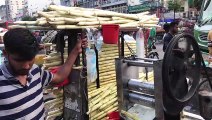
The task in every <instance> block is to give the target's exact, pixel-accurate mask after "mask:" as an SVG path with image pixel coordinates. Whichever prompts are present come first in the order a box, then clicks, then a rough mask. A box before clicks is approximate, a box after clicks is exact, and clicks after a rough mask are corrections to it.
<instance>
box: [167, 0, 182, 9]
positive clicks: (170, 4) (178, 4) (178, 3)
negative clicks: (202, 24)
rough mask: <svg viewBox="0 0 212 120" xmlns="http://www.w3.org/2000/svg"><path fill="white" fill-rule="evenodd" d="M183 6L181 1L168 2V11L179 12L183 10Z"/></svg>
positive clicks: (172, 0)
mask: <svg viewBox="0 0 212 120" xmlns="http://www.w3.org/2000/svg"><path fill="white" fill-rule="evenodd" d="M181 5H182V2H181V1H180V0H170V1H168V9H169V10H174V11H179V10H181Z"/></svg>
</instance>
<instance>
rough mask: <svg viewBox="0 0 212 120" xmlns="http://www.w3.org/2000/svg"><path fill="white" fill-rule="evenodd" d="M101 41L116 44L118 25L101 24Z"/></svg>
mask: <svg viewBox="0 0 212 120" xmlns="http://www.w3.org/2000/svg"><path fill="white" fill-rule="evenodd" d="M102 35H103V42H104V43H105V44H117V43H118V39H119V25H116V24H105V25H102Z"/></svg>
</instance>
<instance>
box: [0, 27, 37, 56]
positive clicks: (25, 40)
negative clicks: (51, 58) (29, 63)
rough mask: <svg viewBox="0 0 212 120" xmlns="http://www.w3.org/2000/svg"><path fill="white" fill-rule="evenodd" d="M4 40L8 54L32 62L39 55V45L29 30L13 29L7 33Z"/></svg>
mask: <svg viewBox="0 0 212 120" xmlns="http://www.w3.org/2000/svg"><path fill="white" fill-rule="evenodd" d="M3 40H4V46H5V50H6V51H7V53H9V54H16V55H19V56H20V58H22V59H23V60H32V59H33V58H34V57H35V55H36V54H37V53H38V46H39V45H38V43H37V41H36V38H35V36H34V35H33V34H32V33H31V32H30V31H29V30H28V29H23V28H16V29H11V30H9V31H7V32H6V33H5V35H4V37H3Z"/></svg>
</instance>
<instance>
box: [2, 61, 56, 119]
mask: <svg viewBox="0 0 212 120" xmlns="http://www.w3.org/2000/svg"><path fill="white" fill-rule="evenodd" d="M52 78H53V74H52V73H50V72H48V71H45V70H43V69H40V68H39V67H38V66H37V65H33V67H32V68H31V70H30V72H29V75H28V79H27V84H26V85H25V86H23V85H21V84H20V82H19V81H18V80H17V79H16V78H15V77H14V76H12V75H11V74H10V73H9V71H8V70H7V67H6V65H5V64H2V65H1V67H0V120H15V119H18V120H43V119H44V102H43V88H44V87H45V86H47V85H48V84H49V83H50V82H51V81H52Z"/></svg>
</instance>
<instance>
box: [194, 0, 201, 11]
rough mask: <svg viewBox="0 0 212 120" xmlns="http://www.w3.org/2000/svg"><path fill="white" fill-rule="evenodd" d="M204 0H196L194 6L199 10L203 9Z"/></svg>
mask: <svg viewBox="0 0 212 120" xmlns="http://www.w3.org/2000/svg"><path fill="white" fill-rule="evenodd" d="M202 1H203V0H194V1H193V6H192V7H194V8H196V9H197V10H198V11H199V10H200V9H201V5H202Z"/></svg>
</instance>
